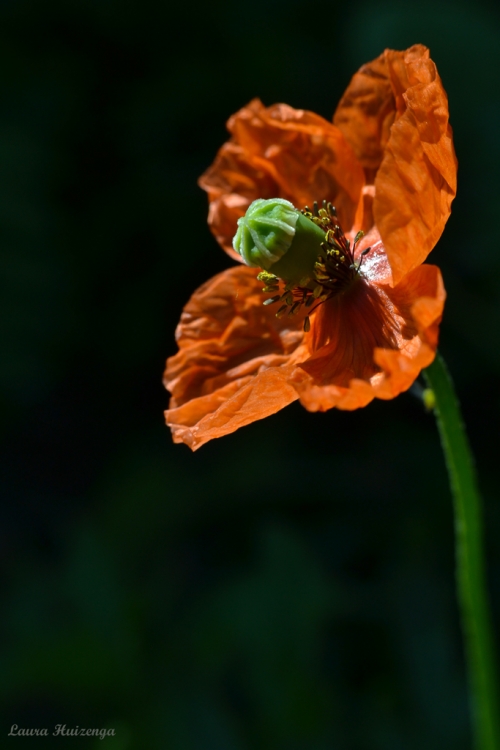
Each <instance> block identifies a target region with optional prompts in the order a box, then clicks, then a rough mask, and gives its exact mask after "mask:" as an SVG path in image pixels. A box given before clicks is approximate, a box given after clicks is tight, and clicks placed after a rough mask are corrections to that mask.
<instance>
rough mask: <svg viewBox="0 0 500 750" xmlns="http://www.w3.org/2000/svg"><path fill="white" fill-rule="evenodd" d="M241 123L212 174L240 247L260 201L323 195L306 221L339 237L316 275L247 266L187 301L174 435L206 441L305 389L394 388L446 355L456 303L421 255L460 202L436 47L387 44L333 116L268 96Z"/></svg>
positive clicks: (357, 397) (222, 228) (342, 398)
mask: <svg viewBox="0 0 500 750" xmlns="http://www.w3.org/2000/svg"><path fill="white" fill-rule="evenodd" d="M228 129H229V131H230V133H231V138H230V140H229V141H228V142H227V143H225V144H224V145H223V146H222V148H221V149H220V151H219V153H218V154H217V157H216V159H215V162H214V164H213V165H212V166H211V167H210V168H209V169H208V170H207V172H205V174H204V175H203V176H202V177H201V179H200V185H201V187H202V188H204V189H205V190H206V191H207V193H208V196H209V202H210V208H209V215H208V222H209V225H210V228H211V230H212V232H213V233H214V235H215V237H216V238H217V240H218V241H219V243H220V244H221V246H222V247H223V249H224V250H225V251H226V252H227V253H228V255H230V256H231V257H232V258H233V259H235V260H238V261H240V262H241V260H242V258H241V256H240V255H239V254H238V253H237V252H236V251H235V249H234V248H233V244H232V242H233V236H234V235H235V232H236V229H237V223H238V219H241V217H243V216H244V214H245V212H246V211H247V209H248V207H249V206H250V204H252V203H253V201H255V200H257V199H268V198H280V199H284V201H289V202H290V203H292V204H293V206H295V207H296V208H297V209H302V208H303V207H304V206H308V205H309V206H311V205H313V203H314V201H319V203H320V204H321V202H322V201H325V204H324V207H323V209H320V210H318V209H317V208H315V209H314V210H311V209H309V210H308V211H307V212H306V218H308V219H309V220H310V221H313V222H315V223H316V225H317V226H320V227H321V228H322V229H323V230H324V232H325V238H326V239H327V240H328V241H327V243H326V246H325V245H324V246H323V250H324V251H322V255H323V256H324V257H320V258H318V260H317V262H316V263H315V265H314V278H313V279H312V283H311V279H307V280H305V281H303V282H295V286H293V284H291V282H290V279H287V278H286V275H284V276H281V277H280V275H279V274H277V273H276V274H274V272H273V268H272V267H271V270H270V271H265V272H264V273H262V271H260V269H259V268H256V267H251V266H246V265H241V264H240V265H237V266H234V267H232V268H229V269H228V270H227V271H224V272H223V273H220V274H219V275H217V276H215V277H214V278H213V279H211V280H210V281H208V282H206V283H205V284H204V285H203V286H202V287H200V288H199V289H198V290H197V291H196V292H195V293H194V294H193V296H192V297H191V299H190V300H189V302H188V303H187V305H186V306H185V308H184V311H183V313H182V316H181V320H180V323H179V325H178V327H177V331H176V338H177V343H178V346H179V351H178V353H177V354H175V355H174V356H173V357H171V358H170V359H169V360H168V361H167V367H166V370H165V376H164V382H165V386H166V387H167V388H168V390H169V391H170V392H171V394H172V396H171V401H170V408H169V409H168V411H166V413H165V415H166V421H167V424H168V425H169V426H170V427H171V429H172V433H173V439H174V441H175V442H184V443H186V444H187V445H189V446H190V447H191V448H192V449H193V450H195V449H197V448H199V447H200V446H201V445H203V444H204V443H206V442H207V441H208V440H211V439H213V438H216V437H220V436H222V435H226V434H228V433H230V432H233V431H234V430H236V429H238V428H239V427H242V426H243V425H245V424H248V423H250V422H253V421H254V420H256V419H261V418H263V417H266V416H268V415H270V414H273V413H275V412H276V411H278V410H279V409H282V408H283V407H285V406H286V405H287V404H289V403H291V402H292V401H294V400H296V399H300V402H301V403H302V404H303V405H304V406H305V408H306V409H308V410H309V411H324V410H326V409H330V408H332V407H334V406H336V407H338V408H340V409H356V408H358V407H361V406H366V404H368V403H369V402H370V401H371V400H372V399H374V398H381V399H390V398H394V397H395V396H397V395H398V394H399V393H401V392H402V391H405V390H407V389H408V388H409V387H410V386H411V384H412V383H413V382H414V380H415V379H416V378H417V376H418V374H419V373H420V371H421V369H422V368H424V367H427V366H428V365H429V364H430V363H431V362H432V360H433V359H434V356H435V351H436V346H437V339H438V329H439V322H440V320H441V315H442V310H443V305H444V300H445V290H444V286H443V282H442V278H441V274H440V271H439V269H438V268H437V267H436V266H431V265H422V263H423V261H424V260H425V259H426V257H427V255H428V254H429V252H430V251H431V250H432V248H433V247H434V245H435V244H436V242H437V240H438V239H439V237H440V235H441V233H442V231H443V228H444V225H445V223H446V221H447V219H448V216H449V214H450V206H451V202H452V200H453V197H454V195H455V191H456V171H457V162H456V157H455V153H454V149H453V142H452V133H451V128H450V125H449V123H448V102H447V97H446V93H445V91H444V89H443V86H442V83H441V80H440V78H439V75H438V73H437V70H436V66H435V64H434V63H433V61H432V60H431V59H430V57H429V51H428V50H427V49H426V48H425V47H423V46H422V45H415V46H413V47H411V48H410V49H408V50H406V51H404V52H399V51H394V50H386V51H385V52H384V53H383V54H382V55H380V57H378V58H377V59H376V60H374V61H372V62H370V63H368V64H366V65H364V66H363V67H362V68H361V69H360V70H359V71H358V72H357V73H356V74H355V75H354V77H353V78H352V80H351V82H350V84H349V86H348V88H347V90H346V92H345V94H344V96H343V97H342V99H341V101H340V104H339V105H338V107H337V110H336V112H335V115H334V117H333V123H330V122H328V121H326V120H324V119H323V118H322V117H320V116H318V115H316V114H313V113H312V112H307V111H305V110H296V109H292V108H291V107H289V106H287V105H285V104H277V105H274V106H271V107H264V105H263V104H262V103H261V102H260V101H259V100H257V99H255V100H253V101H252V102H250V103H249V104H248V105H247V106H246V107H243V109H241V110H240V111H239V112H237V113H236V114H235V115H233V116H232V117H231V118H230V120H229V122H228ZM284 201H282V203H283V205H285V203H284ZM326 202H328V203H326ZM331 204H334V205H335V207H336V212H335V209H332V208H331ZM242 221H246V219H245V220H243V219H242ZM240 224H241V221H240ZM328 231H329V234H327V232H328ZM360 232H364V236H361V234H360ZM328 238H329V239H328ZM339 259H340V260H339ZM334 261H336V264H335V263H334ZM339 263H340V266H339ZM278 266H279V264H278ZM278 266H274V268H278ZM259 271H260V273H259ZM263 278H264V280H265V283H266V284H267V286H266V290H268V294H267V296H266V294H264V296H263V291H262V286H263V283H262V279H263ZM287 282H288V284H287ZM335 284H336V286H335ZM285 285H286V288H284V287H285ZM276 291H277V292H278V294H277V295H275V296H273V297H269V294H271V293H272V292H276ZM278 298H279V299H278ZM263 301H265V302H266V303H269V302H271V303H272V302H273V301H276V303H279V302H280V303H282V304H281V305H278V309H277V307H276V305H274V304H263ZM276 313H278V314H276Z"/></svg>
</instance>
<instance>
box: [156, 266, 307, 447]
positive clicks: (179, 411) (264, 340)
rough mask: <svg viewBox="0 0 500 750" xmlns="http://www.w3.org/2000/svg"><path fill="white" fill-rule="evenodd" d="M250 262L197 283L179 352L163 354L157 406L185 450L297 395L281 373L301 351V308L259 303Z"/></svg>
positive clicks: (183, 323)
mask: <svg viewBox="0 0 500 750" xmlns="http://www.w3.org/2000/svg"><path fill="white" fill-rule="evenodd" d="M256 275H257V270H256V269H252V268H247V267H246V266H236V267H234V268H231V269H228V270H227V271H224V272H223V273H221V274H219V275H218V276H215V277H214V278H213V279H211V280H210V281H209V282H207V283H206V284H204V285H203V286H202V287H200V289H198V290H197V291H196V292H195V293H194V295H193V296H192V298H191V299H190V300H189V302H188V304H187V305H186V307H185V309H184V312H183V314H182V317H181V321H180V323H179V326H178V328H177V332H176V337H177V342H178V345H179V352H178V353H177V354H176V355H174V356H173V357H171V358H170V359H169V360H168V361H167V367H166V370H165V375H164V383H165V386H166V387H167V388H168V390H169V391H170V392H171V394H172V398H171V401H170V408H169V410H168V411H166V412H165V417H166V421H167V424H168V425H169V426H170V427H171V429H172V432H173V436H174V441H175V442H184V443H187V444H188V445H189V446H190V447H191V448H192V449H193V450H195V449H197V448H199V447H200V446H201V445H203V444H204V443H205V442H207V441H208V440H211V439H213V438H215V437H221V436H222V435H226V434H228V433H230V432H233V431H234V430H236V429H238V428H239V427H242V426H243V425H245V424H249V423H250V422H254V421H255V420H257V419H262V418H263V417H266V416H269V415H270V414H273V413H274V412H276V411H278V410H279V409H282V408H283V407H285V406H286V405H287V404H289V403H291V402H292V401H294V400H295V399H296V398H297V397H298V394H297V391H296V390H295V388H294V387H293V386H291V385H289V384H288V382H287V379H288V377H289V375H290V374H291V372H292V370H293V368H294V367H295V363H296V362H298V361H302V359H304V358H305V357H307V356H308V352H307V349H306V347H305V346H304V345H303V338H304V334H303V331H302V324H303V316H299V315H298V316H295V317H293V318H282V319H277V318H276V315H275V310H274V309H270V308H271V307H272V306H264V305H263V304H262V303H263V300H264V297H263V295H262V283H261V282H259V281H258V280H257V278H256Z"/></svg>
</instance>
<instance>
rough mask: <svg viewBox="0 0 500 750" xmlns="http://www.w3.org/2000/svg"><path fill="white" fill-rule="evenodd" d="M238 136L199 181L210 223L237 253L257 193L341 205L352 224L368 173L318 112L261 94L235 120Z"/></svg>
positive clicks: (341, 212)
mask: <svg viewBox="0 0 500 750" xmlns="http://www.w3.org/2000/svg"><path fill="white" fill-rule="evenodd" d="M228 129H229V131H230V132H231V134H232V138H231V140H230V141H229V142H228V143H226V144H224V146H222V148H221V149H220V150H219V153H218V154H217V157H216V159H215V162H214V164H213V165H212V166H211V167H210V168H209V169H208V170H207V171H206V172H205V173H204V174H203V175H202V177H201V178H200V180H199V184H200V186H201V187H202V188H203V189H204V190H206V191H207V193H208V196H209V203H210V207H209V217H208V222H209V225H210V228H211V230H212V232H213V233H214V235H215V236H216V238H217V240H218V242H219V243H220V244H221V245H222V247H223V248H224V250H225V251H226V252H227V253H228V254H229V255H231V257H233V258H234V257H235V253H234V251H233V249H232V238H233V236H234V234H235V232H236V221H237V219H238V218H239V217H240V216H243V214H244V213H245V211H246V209H247V207H248V205H249V204H250V203H251V201H253V200H255V199H257V198H275V197H278V198H285V199H287V200H289V201H291V202H292V203H293V204H294V205H295V206H297V207H298V208H302V207H303V206H305V205H307V204H312V203H313V201H314V200H318V201H320V202H321V201H322V200H323V199H326V200H329V201H331V202H332V203H334V204H335V206H336V208H337V211H338V215H339V217H340V219H341V222H342V223H343V225H344V226H347V227H350V226H351V225H352V223H353V221H354V214H355V210H356V206H357V204H358V200H359V195H360V192H361V188H362V186H363V184H364V181H365V176H364V172H363V169H362V167H361V165H360V164H359V162H358V160H357V159H356V156H355V154H354V152H353V150H352V148H351V146H350V145H349V144H348V143H347V141H346V140H345V138H344V136H343V135H342V133H341V132H340V130H339V129H338V128H337V127H336V126H335V125H333V124H332V123H330V122H328V121H327V120H324V119H323V118H322V117H320V116H319V115H316V114H314V113H313V112H308V111H306V110H303V109H293V108H292V107H289V106H288V105H286V104H276V105H274V106H272V107H264V105H263V104H262V103H261V102H260V101H259V100H258V99H254V100H253V101H252V102H250V104H248V105H247V106H246V107H243V109H241V110H240V111H239V112H237V113H236V114H235V115H233V116H232V117H231V118H230V120H229V122H228Z"/></svg>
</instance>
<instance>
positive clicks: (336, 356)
mask: <svg viewBox="0 0 500 750" xmlns="http://www.w3.org/2000/svg"><path fill="white" fill-rule="evenodd" d="M373 288H376V285H373ZM373 288H372V292H373ZM377 294H378V295H379V301H378V303H377V301H376V300H375V299H374V298H373V297H372V298H370V299H369V306H370V307H371V308H372V318H371V320H370V322H368V321H367V320H365V321H364V323H363V324H362V327H360V323H359V320H358V316H357V315H355V317H354V319H352V320H348V319H347V318H346V317H344V315H343V314H342V313H340V314H341V320H340V321H339V322H338V323H334V324H333V325H331V326H330V336H332V337H333V338H332V340H331V341H330V342H328V343H327V344H326V345H325V347H324V348H323V349H320V350H319V351H318V352H317V353H316V354H313V356H312V357H311V358H310V359H308V360H306V361H305V362H303V363H302V364H299V368H298V369H301V370H304V371H306V372H307V373H308V374H309V376H310V377H309V378H307V379H304V378H300V377H298V376H297V372H298V369H297V370H296V371H295V372H294V374H293V375H292V378H291V382H292V383H294V384H295V387H296V388H297V391H298V393H299V396H300V401H301V403H302V404H303V406H305V407H306V409H308V410H309V411H325V410H327V409H331V408H332V407H337V408H339V409H348V410H352V409H357V408H359V407H362V406H366V404H368V403H369V402H370V401H372V399H373V398H382V399H389V398H394V397H395V396H397V395H399V393H401V392H402V391H405V390H407V389H408V388H409V387H410V386H411V384H412V383H413V382H414V381H415V379H416V378H417V377H418V375H419V373H420V371H421V370H422V368H424V367H427V366H428V365H429V364H430V363H431V362H432V360H433V359H434V356H435V351H436V346H437V338H438V328H439V322H440V320H441V315H442V310H443V306H444V300H445V296H446V294H445V290H444V286H443V281H442V278H441V273H440V271H439V269H438V268H437V267H436V266H427V265H424V266H420V267H419V268H416V269H415V270H414V271H412V272H410V273H409V274H408V276H407V277H405V279H404V280H403V281H402V282H401V283H400V284H398V285H397V286H396V287H395V288H391V287H390V286H388V285H379V287H378V289H377ZM354 302H355V300H354ZM377 304H378V305H380V307H379V309H378V310H377ZM366 306H367V305H366V304H365V302H363V303H362V304H361V305H359V306H358V308H359V310H360V311H361V310H363V308H365V307H366ZM351 312H352V311H351ZM388 316H389V318H390V319H391V321H392V326H391V324H390V322H389V320H388ZM319 323H320V321H317V324H319ZM377 324H378V328H377ZM345 328H347V329H348V333H347V334H345V333H344V330H345ZM335 336H336V338H335ZM384 336H385V337H387V340H388V341H389V343H390V346H389V347H380V346H375V347H374V348H372V349H370V340H371V339H374V338H377V337H378V338H379V339H382V338H384ZM349 337H352V340H349ZM336 344H337V345H338V347H339V348H337V346H336ZM343 347H344V348H345V347H347V352H346V351H345V350H344V348H343Z"/></svg>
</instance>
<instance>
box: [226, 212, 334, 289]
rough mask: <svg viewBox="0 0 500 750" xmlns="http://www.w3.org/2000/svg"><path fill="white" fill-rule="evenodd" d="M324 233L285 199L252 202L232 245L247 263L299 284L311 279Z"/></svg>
mask: <svg viewBox="0 0 500 750" xmlns="http://www.w3.org/2000/svg"><path fill="white" fill-rule="evenodd" d="M324 239H325V232H324V231H323V230H322V229H321V227H319V226H318V225H317V224H315V223H314V222H313V221H311V220H310V219H308V218H307V217H306V216H304V215H303V214H301V213H300V211H298V210H297V209H296V208H295V206H294V205H293V204H292V203H290V202H289V201H287V200H284V199H283V198H272V199H271V200H263V199H262V198H259V199H258V200H256V201H254V202H253V203H251V204H250V206H249V207H248V209H247V212H246V214H245V216H242V217H241V219H238V231H237V232H236V234H235V236H234V239H233V247H234V249H235V250H236V252H237V253H239V255H241V257H242V258H243V260H244V262H245V263H246V264H247V266H258V267H259V268H264V269H265V270H266V271H270V272H272V273H273V274H275V275H276V276H279V277H280V278H281V279H285V280H286V281H289V282H294V283H299V280H300V279H304V278H306V277H309V278H312V276H313V269H314V263H315V262H316V260H317V259H318V256H319V255H320V254H321V243H322V242H323V241H324Z"/></svg>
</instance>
